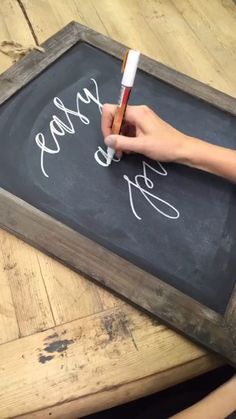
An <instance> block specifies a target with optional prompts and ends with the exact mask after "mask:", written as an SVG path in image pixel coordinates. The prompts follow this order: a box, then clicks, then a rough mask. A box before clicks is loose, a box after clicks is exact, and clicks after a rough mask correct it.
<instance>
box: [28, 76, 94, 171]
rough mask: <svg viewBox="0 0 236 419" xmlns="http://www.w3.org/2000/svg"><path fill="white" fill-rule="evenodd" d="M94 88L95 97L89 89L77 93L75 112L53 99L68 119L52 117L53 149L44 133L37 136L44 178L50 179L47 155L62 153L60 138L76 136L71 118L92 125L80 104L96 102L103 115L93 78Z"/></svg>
mask: <svg viewBox="0 0 236 419" xmlns="http://www.w3.org/2000/svg"><path fill="white" fill-rule="evenodd" d="M91 80H92V82H93V84H94V87H95V95H94V94H92V93H91V92H90V91H89V90H88V89H87V88H84V89H83V93H82V94H81V93H79V92H77V94H76V101H75V103H76V108H75V110H72V109H69V108H67V107H66V106H65V105H64V103H63V101H62V100H61V99H60V98H59V97H54V99H53V103H54V105H55V107H56V108H57V109H60V110H61V111H63V112H64V116H65V118H66V122H63V121H62V120H61V119H60V118H58V117H57V116H56V115H53V116H52V119H51V121H50V123H49V129H50V133H51V136H52V138H53V141H54V143H53V145H54V147H53V148H51V147H49V146H48V145H47V144H48V143H47V140H46V138H45V136H44V134H43V133H42V132H39V133H38V134H37V135H36V136H35V142H36V144H37V146H38V147H39V148H40V149H41V159H40V160H41V170H42V172H43V174H44V176H46V177H47V178H48V177H49V176H48V174H47V172H46V170H45V162H44V156H45V153H46V154H57V153H59V152H60V150H61V148H60V144H59V141H58V137H63V136H64V135H66V133H68V134H75V128H74V125H73V123H72V121H71V116H75V117H78V118H79V119H80V121H81V122H82V124H84V125H89V124H90V120H89V118H88V117H87V116H86V115H84V114H82V112H81V110H80V104H81V102H82V103H84V104H86V105H87V104H90V103H91V102H94V103H95V104H96V105H97V106H98V109H99V112H100V113H102V104H101V102H100V99H99V93H98V85H97V82H96V80H95V79H93V78H91Z"/></svg>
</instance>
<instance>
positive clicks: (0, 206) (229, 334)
mask: <svg viewBox="0 0 236 419" xmlns="http://www.w3.org/2000/svg"><path fill="white" fill-rule="evenodd" d="M79 41H85V42H87V43H89V44H91V45H93V46H95V47H97V48H99V49H101V50H103V51H105V52H108V53H109V54H111V55H113V56H115V57H117V58H120V59H121V58H122V56H123V54H124V52H125V50H126V47H125V46H124V45H121V44H119V43H117V42H115V41H113V40H111V39H109V38H107V37H106V36H103V35H101V34H98V33H96V32H94V31H93V30H91V29H88V28H87V27H85V26H82V25H80V24H78V23H76V22H72V23H70V24H69V25H67V26H66V27H65V28H64V29H62V30H61V31H60V32H58V33H57V34H56V35H54V36H53V37H52V38H50V39H49V40H48V41H46V42H45V43H44V44H43V47H44V49H45V53H41V52H38V51H34V52H31V53H29V54H28V55H27V56H25V57H24V58H23V59H22V60H21V61H19V62H18V63H16V64H15V65H14V66H12V67H11V68H10V69H9V70H7V71H6V72H5V73H3V74H2V75H1V76H0V105H2V104H3V103H4V102H5V101H6V100H7V99H9V98H10V97H11V96H12V95H14V94H15V93H16V92H17V91H18V90H19V89H21V88H22V87H23V86H25V85H26V84H27V83H29V82H30V81H31V80H32V79H34V78H35V77H36V76H37V75H38V74H40V73H41V72H42V71H43V70H44V69H46V68H47V67H48V66H49V65H50V64H52V63H53V62H54V61H55V60H56V59H57V58H59V57H60V56H61V55H62V54H63V53H65V52H66V51H67V50H68V49H70V48H71V47H72V46H73V45H74V44H76V43H77V42H79ZM140 68H141V69H142V70H144V71H145V72H147V73H149V74H152V75H153V76H155V77H157V78H159V79H161V80H163V81H165V82H167V83H169V84H171V85H173V86H175V87H178V88H179V89H181V90H183V91H185V92H187V93H189V94H191V95H193V96H196V97H198V98H200V99H202V100H204V101H206V102H208V103H211V104H212V105H214V106H216V107H218V108H220V109H223V110H224V111H226V112H229V113H231V114H233V115H236V99H234V98H232V97H230V96H228V95H226V94H224V93H221V92H218V91H217V90H215V89H213V88H211V87H209V86H206V85H204V84H202V83H200V82H198V81H196V80H194V79H192V78H190V77H188V76H185V75H183V74H181V73H179V72H177V71H175V70H173V69H170V68H168V67H166V66H164V65H163V64H161V63H158V62H155V61H153V60H151V59H149V58H147V57H142V59H141V62H140ZM0 226H1V227H3V228H4V229H6V230H8V231H10V232H12V233H13V234H15V235H17V236H18V237H20V238H22V239H23V240H25V241H27V242H29V243H30V244H32V245H33V246H35V247H37V248H39V249H41V250H43V251H44V252H46V253H48V254H50V255H52V256H54V257H56V258H57V259H59V260H61V261H62V262H64V263H65V264H67V265H68V266H70V267H71V268H73V269H75V270H76V271H78V272H81V273H84V274H85V275H86V276H88V277H90V278H92V279H93V280H95V281H97V282H98V283H100V284H102V285H103V286H106V287H107V288H109V289H112V290H113V291H115V292H116V293H118V294H119V295H121V296H123V297H125V298H126V299H128V300H130V301H132V302H133V303H134V304H136V305H138V306H139V307H141V308H142V309H144V310H145V311H147V312H149V313H151V314H152V315H155V316H157V317H158V318H159V319H161V320H163V321H164V322H165V323H166V324H168V325H170V326H172V327H173V328H175V329H177V330H179V331H181V332H182V333H184V334H186V335H187V336H189V337H190V338H192V339H193V340H194V341H195V342H198V343H201V344H202V345H204V346H206V347H208V348H209V349H211V350H213V351H214V352H216V353H218V354H220V355H222V356H224V357H225V358H226V359H227V360H228V362H229V363H231V364H232V365H234V366H236V286H235V287H234V291H233V292H232V295H231V298H230V301H229V303H228V306H227V309H226V311H225V314H224V316H221V315H220V314H218V313H216V312H215V311H213V310H211V309H210V308H208V307H206V306H204V305H202V304H200V303H199V302H197V301H195V300H193V299H192V298H190V297H188V296H187V295H185V294H183V293H182V292H180V291H178V290H177V289H175V288H173V287H171V286H170V285H168V284H165V283H164V282H163V281H161V280H160V279H158V278H154V277H153V276H152V275H150V274H148V273H146V272H144V271H143V270H141V269H139V268H138V267H137V266H135V265H133V264H132V263H130V262H128V261H126V260H124V259H122V258H121V257H119V256H117V255H116V254H114V253H112V252H110V251H109V250H107V249H105V248H103V247H102V246H100V245H99V244H97V243H95V242H93V241H91V240H89V239H88V238H86V237H84V236H83V235H81V234H79V233H77V232H75V231H73V230H72V229H70V228H68V227H67V226H65V225H63V224H62V223H60V222H58V221H56V220H55V219H53V218H51V217H50V216H48V215H47V214H45V213H43V212H41V211H39V210H37V209H36V208H34V207H32V206H31V205H29V204H27V203H26V202H24V201H22V200H21V199H19V198H17V197H16V196H14V195H12V194H10V193H8V192H7V191H5V190H3V189H1V188H0ZM144 284H145V285H144Z"/></svg>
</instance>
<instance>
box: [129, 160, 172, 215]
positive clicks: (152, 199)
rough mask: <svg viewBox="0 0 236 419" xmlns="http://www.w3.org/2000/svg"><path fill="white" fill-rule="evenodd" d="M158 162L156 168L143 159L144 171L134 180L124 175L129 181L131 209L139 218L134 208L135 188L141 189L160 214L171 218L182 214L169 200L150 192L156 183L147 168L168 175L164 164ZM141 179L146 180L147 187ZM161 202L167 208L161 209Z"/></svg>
mask: <svg viewBox="0 0 236 419" xmlns="http://www.w3.org/2000/svg"><path fill="white" fill-rule="evenodd" d="M157 164H158V169H155V168H153V167H152V166H151V165H150V164H148V163H146V162H145V161H143V162H142V166H143V173H142V174H140V175H136V176H135V178H134V182H133V181H131V180H130V179H129V177H128V176H127V175H123V178H124V179H125V180H126V181H127V184H128V190H129V200H130V206H131V209H132V212H133V214H134V216H135V217H136V218H137V219H138V220H141V219H142V218H141V217H140V216H139V215H138V214H137V212H136V210H135V208H134V201H133V193H132V192H133V188H135V189H137V190H139V191H140V192H141V194H142V195H143V197H144V198H145V199H146V201H147V202H148V203H149V204H150V205H151V206H152V207H153V208H154V210H155V211H157V212H159V213H160V214H162V215H163V216H164V217H167V218H171V219H177V218H179V216H180V213H179V211H178V210H177V209H176V208H175V207H174V206H173V205H171V204H169V202H167V201H164V199H161V198H159V197H158V196H156V195H154V194H152V193H151V192H149V190H150V189H153V187H154V183H153V182H152V180H151V179H150V178H149V177H148V176H147V168H149V169H150V170H152V171H153V172H154V173H157V174H158V175H160V176H167V171H166V169H165V168H164V167H163V166H162V164H161V163H159V162H157ZM140 181H144V184H145V186H146V188H147V189H145V188H143V187H142V186H141V185H140ZM148 189H149V190H148ZM154 202H155V203H154ZM159 203H161V205H162V206H163V207H164V208H165V209H164V208H163V209H160V206H158V204H159Z"/></svg>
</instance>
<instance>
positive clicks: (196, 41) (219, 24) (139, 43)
mask: <svg viewBox="0 0 236 419" xmlns="http://www.w3.org/2000/svg"><path fill="white" fill-rule="evenodd" d="M22 3H23V4H24V6H25V10H26V11H27V14H28V16H29V18H30V21H31V22H32V25H33V27H34V29H35V32H36V34H37V36H38V38H39V41H40V42H43V41H45V40H46V39H47V38H49V37H50V36H51V35H52V34H54V33H55V32H56V31H57V30H59V29H60V28H61V27H62V26H64V25H66V24H67V23H69V22H70V21H72V20H76V21H78V22H80V23H82V24H84V25H87V26H89V27H90V28H92V29H94V30H96V31H98V32H101V33H103V34H104V35H108V36H110V37H112V38H113V39H115V40H116V41H118V42H121V43H122V44H125V45H128V46H130V47H131V48H136V49H140V50H141V52H142V53H143V54H145V55H148V56H149V57H151V58H153V59H155V60H157V61H160V62H161V63H163V64H166V65H167V66H170V67H172V68H175V69H176V70H178V71H181V72H183V73H185V74H186V75H188V76H190V77H193V78H195V79H197V80H200V81H202V82H204V83H206V84H209V85H211V86H213V87H215V88H216V89H218V90H221V91H223V92H225V93H227V94H229V95H231V96H234V97H236V74H235V73H236V72H235V71H231V70H233V69H234V63H235V43H236V31H235V30H234V29H233V28H234V27H235V13H234V12H233V11H234V10H235V5H234V4H233V1H232V0H231V1H227V3H226V2H224V1H220V0H214V5H213V4H212V2H205V1H204V0H202V1H200V2H197V1H196V0H185V1H183V0H172V1H171V0H165V1H161V0H130V1H129V2H127V1H126V0H119V1H116V3H115V5H114V2H112V1H108V0H106V1H105V0H102V1H100V2H99V5H98V3H97V1H96V0H88V1H86V2H84V1H83V0H67V2H66V3H65V2H64V1H63V0H58V1H57V4H56V7H55V2H54V0H48V1H47V2H45V1H43V0H38V1H37V2H35V1H34V0H23V1H22ZM225 4H226V6H225ZM117 16H119V19H117ZM120 22H122V25H121V24H120ZM225 63H227V66H228V67H229V68H228V69H227V70H226V68H225Z"/></svg>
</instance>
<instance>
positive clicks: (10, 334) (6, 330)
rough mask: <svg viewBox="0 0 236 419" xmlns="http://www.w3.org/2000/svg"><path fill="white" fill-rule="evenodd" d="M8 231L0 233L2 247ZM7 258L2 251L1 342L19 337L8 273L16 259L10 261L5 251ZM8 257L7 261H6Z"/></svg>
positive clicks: (1, 247) (0, 256) (0, 253)
mask: <svg viewBox="0 0 236 419" xmlns="http://www.w3.org/2000/svg"><path fill="white" fill-rule="evenodd" d="M7 237H8V233H7V232H5V231H2V234H0V249H3V248H4V247H5V242H6V239H7ZM4 255H5V256H6V258H3V251H0V289H1V300H0V330H1V333H0V344H1V343H4V342H8V341H10V340H13V339H17V338H18V337H19V327H18V322H17V317H16V311H15V307H14V301H13V298H12V294H11V288H10V284H9V281H8V273H9V271H11V270H12V269H13V268H14V267H15V263H16V262H15V261H14V262H13V263H12V262H10V255H7V253H6V252H5V251H4ZM6 259H7V262H6Z"/></svg>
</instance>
